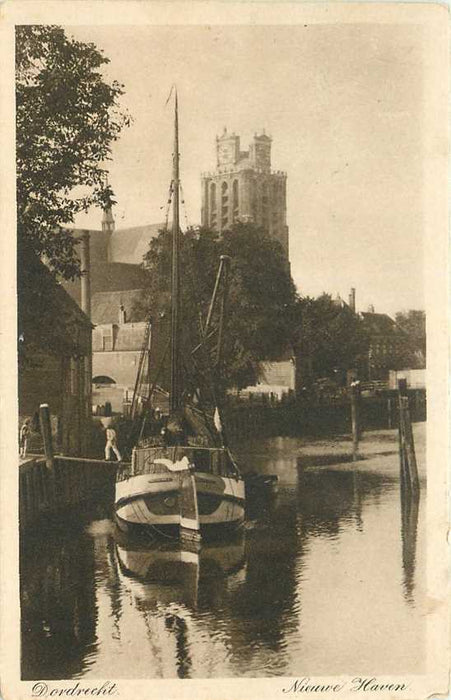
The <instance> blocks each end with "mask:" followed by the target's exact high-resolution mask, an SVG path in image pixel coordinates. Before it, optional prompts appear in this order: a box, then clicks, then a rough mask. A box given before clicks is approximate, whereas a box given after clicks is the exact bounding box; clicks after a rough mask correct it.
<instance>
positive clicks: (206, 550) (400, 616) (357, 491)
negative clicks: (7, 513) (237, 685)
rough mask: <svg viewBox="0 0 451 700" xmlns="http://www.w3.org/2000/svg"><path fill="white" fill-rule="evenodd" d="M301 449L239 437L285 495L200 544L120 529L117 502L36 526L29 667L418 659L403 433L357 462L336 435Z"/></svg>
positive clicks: (125, 673)
mask: <svg viewBox="0 0 451 700" xmlns="http://www.w3.org/2000/svg"><path fill="white" fill-rule="evenodd" d="M332 448H333V449H332ZM307 452H308V450H306V449H305V443H303V442H302V441H301V440H295V439H291V438H273V439H267V440H259V441H258V442H255V443H252V442H248V443H247V444H242V445H240V446H239V448H238V450H237V456H238V457H240V459H241V462H242V464H243V465H244V466H245V469H246V470H247V471H251V470H258V471H259V472H266V473H268V474H269V473H274V474H277V475H278V477H279V493H278V495H277V496H276V497H274V498H267V497H265V496H262V495H260V496H258V497H256V498H255V499H253V500H252V503H251V504H250V507H249V513H248V519H247V522H246V526H245V528H244V529H243V532H242V534H241V535H240V536H238V537H235V538H233V539H228V540H226V541H221V542H219V541H212V542H207V543H204V545H203V546H202V549H201V551H200V552H198V553H196V552H190V551H188V550H184V551H181V550H180V549H179V548H178V547H174V543H173V542H172V541H170V540H167V541H164V542H161V541H159V542H156V541H154V540H153V539H152V538H151V537H150V536H149V537H146V538H144V539H143V538H140V539H139V540H137V539H135V540H134V541H131V540H129V539H127V538H125V537H124V536H123V535H121V534H119V533H118V532H117V531H116V530H115V528H114V526H113V523H112V521H111V519H110V515H111V506H110V504H99V505H98V506H97V507H96V509H95V512H91V513H89V514H85V517H84V519H83V521H80V519H79V518H78V519H75V520H72V521H67V522H66V523H65V524H64V525H55V524H54V525H52V526H48V527H46V528H40V530H39V532H34V533H33V534H29V535H27V537H26V538H25V539H24V541H23V542H22V545H21V599H22V677H23V678H24V679H28V680H31V679H58V678H67V679H69V678H76V679H80V678H96V677H98V678H115V679H116V678H117V679H120V678H124V679H126V678H130V679H133V678H136V679H138V678H215V677H238V678H239V677H244V676H248V677H268V676H280V675H284V676H306V675H309V676H312V675H332V674H334V675H335V674H356V673H358V674H359V675H361V674H371V675H375V674H391V673H393V674H395V673H396V672H399V669H400V668H402V670H403V673H404V674H407V673H420V672H422V670H423V668H422V664H423V660H424V658H425V654H424V646H425V617H424V612H423V610H424V597H425V594H424V576H423V574H424V570H425V567H424V560H425V542H424V534H423V529H424V528H423V520H424V501H425V497H424V493H423V490H424V489H423V488H422V497H421V499H420V504H419V507H418V504H416V503H409V502H405V501H404V500H403V501H402V502H401V498H400V489H399V480H398V478H397V470H396V467H395V465H396V463H397V455H396V445H393V444H392V445H390V446H389V449H387V445H385V443H381V445H380V448H379V450H377V449H376V451H375V452H374V451H373V454H372V455H371V459H369V460H366V459H361V460H360V461H357V462H352V461H350V459H349V458H348V456H347V454H346V451H344V452H343V454H342V453H340V451H338V452H337V450H336V445H335V446H334V445H331V449H330V451H328V445H327V443H323V445H322V448H321V450H319V451H317V452H316V454H315V453H313V454H312V450H310V452H308V454H307V456H306V453H307Z"/></svg>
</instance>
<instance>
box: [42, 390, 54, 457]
mask: <svg viewBox="0 0 451 700" xmlns="http://www.w3.org/2000/svg"><path fill="white" fill-rule="evenodd" d="M39 423H40V425H41V435H42V440H43V442H44V454H45V463H46V465H47V469H53V440H52V428H51V425H50V410H49V405H48V403H41V405H40V406H39Z"/></svg>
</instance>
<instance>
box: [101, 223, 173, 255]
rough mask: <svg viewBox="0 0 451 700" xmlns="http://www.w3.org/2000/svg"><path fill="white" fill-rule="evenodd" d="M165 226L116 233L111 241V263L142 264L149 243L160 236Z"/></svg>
mask: <svg viewBox="0 0 451 700" xmlns="http://www.w3.org/2000/svg"><path fill="white" fill-rule="evenodd" d="M162 228H164V224H147V225H146V226H133V227H132V228H123V229H118V230H117V231H114V233H113V234H112V235H111V239H110V257H109V259H110V262H122V263H134V264H135V265H139V264H140V263H142V260H143V256H144V255H145V254H146V253H147V251H148V249H149V242H150V240H151V239H152V238H156V236H158V233H159V231H160V230H161V229H162Z"/></svg>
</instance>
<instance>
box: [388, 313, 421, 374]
mask: <svg viewBox="0 0 451 700" xmlns="http://www.w3.org/2000/svg"><path fill="white" fill-rule="evenodd" d="M395 321H396V323H397V324H398V326H399V327H400V328H402V330H403V331H404V332H405V333H407V335H408V337H409V340H410V349H411V351H412V352H413V354H414V356H415V357H416V364H418V363H419V364H420V365H421V366H423V367H424V363H425V358H426V313H425V312H424V311H422V310H416V309H410V310H409V311H399V312H398V313H397V314H396V316H395ZM413 359H414V360H415V358H413Z"/></svg>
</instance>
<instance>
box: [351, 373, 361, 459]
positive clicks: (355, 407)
mask: <svg viewBox="0 0 451 700" xmlns="http://www.w3.org/2000/svg"><path fill="white" fill-rule="evenodd" d="M350 389H351V424H352V456H353V459H354V460H356V459H357V454H358V451H359V439H360V401H359V398H360V387H359V385H358V384H354V385H351V387H350Z"/></svg>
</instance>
